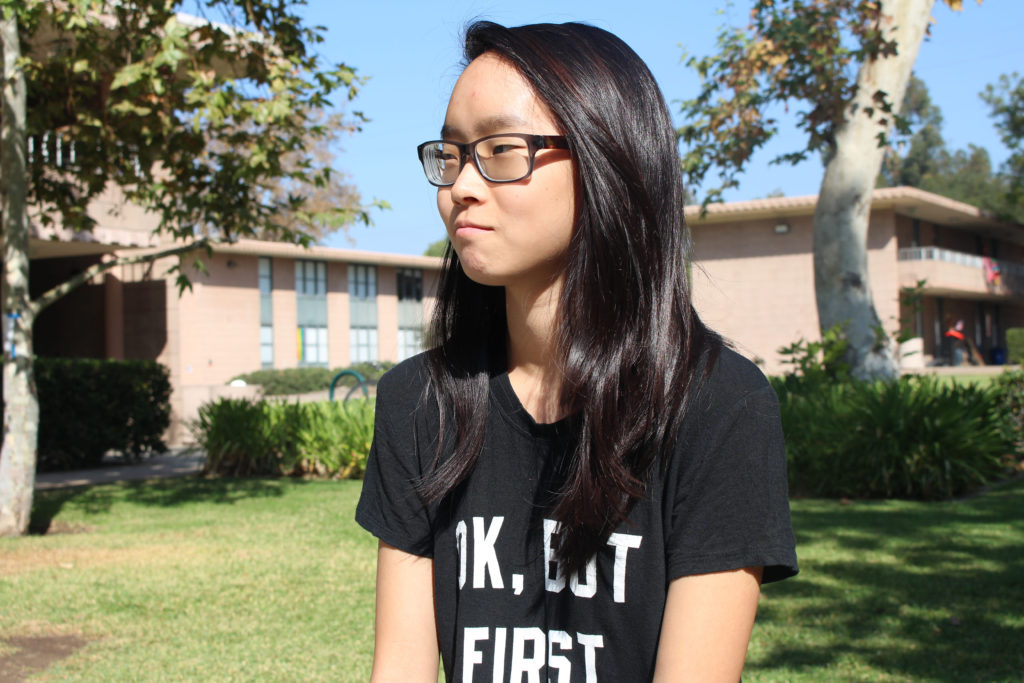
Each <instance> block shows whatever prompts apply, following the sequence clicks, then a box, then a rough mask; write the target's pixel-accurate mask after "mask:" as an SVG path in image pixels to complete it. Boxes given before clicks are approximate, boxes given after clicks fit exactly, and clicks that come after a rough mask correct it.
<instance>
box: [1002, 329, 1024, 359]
mask: <svg viewBox="0 0 1024 683" xmlns="http://www.w3.org/2000/svg"><path fill="white" fill-rule="evenodd" d="M1006 362H1007V363H1024V327H1011V328H1010V329H1008V330H1006Z"/></svg>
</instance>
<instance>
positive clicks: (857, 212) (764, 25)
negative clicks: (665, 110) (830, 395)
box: [679, 0, 961, 378]
mask: <svg viewBox="0 0 1024 683" xmlns="http://www.w3.org/2000/svg"><path fill="white" fill-rule="evenodd" d="M944 1H945V2H946V4H947V5H949V6H951V7H953V8H954V9H960V5H961V2H960V0H944ZM934 3H935V0H829V1H828V2H823V1H817V0H816V1H813V2H807V1H806V0H756V1H755V2H753V3H752V8H751V10H750V20H749V22H748V23H747V24H746V25H745V26H725V27H723V28H722V29H721V30H720V32H719V34H718V45H717V51H716V52H715V53H714V54H712V55H710V56H706V57H695V56H691V57H689V58H688V59H687V60H686V63H687V64H688V65H689V66H690V67H691V68H694V69H695V70H696V71H697V73H698V75H699V76H700V78H701V87H700V89H699V91H698V92H697V94H696V96H694V97H692V98H690V99H687V100H685V101H683V103H682V107H681V109H682V113H683V115H684V116H685V117H686V119H687V123H685V124H684V125H683V126H682V127H681V128H680V129H679V137H680V139H681V141H682V142H683V144H684V150H683V172H684V175H685V177H686V180H687V181H688V184H690V185H691V186H694V187H701V189H702V192H703V195H704V203H705V204H707V203H708V202H710V201H716V200H720V199H721V197H722V194H723V192H724V191H725V190H726V189H729V188H734V187H737V186H738V185H739V182H740V178H741V177H742V175H743V173H744V171H745V170H746V166H747V164H748V162H749V161H750V159H751V156H752V155H753V154H754V152H755V151H757V150H758V149H760V148H761V147H763V146H764V145H765V144H766V143H767V142H768V141H769V140H770V139H771V138H773V137H774V136H775V134H776V133H777V132H778V129H779V122H778V120H777V119H776V118H775V115H776V114H775V113H776V112H778V111H779V110H780V109H785V110H789V111H793V112H794V113H795V116H796V126H797V128H798V129H799V130H800V131H802V132H803V133H804V138H803V140H804V141H803V143H802V144H801V145H798V146H797V147H796V148H795V149H791V150H790V151H788V152H784V153H782V154H780V155H778V156H777V157H776V158H775V159H774V160H773V161H774V162H775V163H786V162H788V163H798V162H800V161H803V160H805V159H807V158H808V157H810V156H811V155H818V156H820V158H821V159H822V160H823V162H824V166H825V172H824V176H823V178H822V184H821V190H820V191H819V193H818V200H817V204H816V206H815V214H814V290H815V299H816V304H817V311H818V323H819V325H820V327H821V329H822V331H825V330H829V329H831V328H833V327H835V326H839V327H841V328H842V330H843V334H844V336H845V339H846V341H847V347H846V348H847V351H846V360H847V362H848V363H849V365H850V367H851V370H852V374H853V375H854V376H855V377H860V378H891V377H894V376H895V375H896V374H897V363H896V358H895V354H894V352H893V348H892V345H891V344H890V343H889V340H888V339H887V337H886V335H885V333H884V331H882V326H881V323H880V321H879V318H878V314H877V312H876V311H875V307H874V302H873V301H872V293H871V288H870V278H869V273H868V268H867V247H866V241H867V228H868V215H869V212H870V208H871V206H870V205H871V202H870V201H869V200H868V201H865V200H866V199H867V198H869V197H870V193H871V189H872V187H873V186H874V184H875V180H876V178H877V176H878V174H879V172H880V171H881V166H882V158H883V150H884V148H885V147H886V145H887V144H888V142H889V137H890V134H891V132H892V131H893V129H894V128H895V129H896V130H897V131H900V132H906V131H907V130H908V129H907V123H906V120H905V118H904V117H901V116H900V115H899V114H898V111H897V108H898V106H899V103H900V102H902V101H903V97H904V93H905V92H906V90H907V84H908V82H909V79H910V74H911V71H912V69H913V64H914V60H915V59H916V58H917V52H918V49H919V47H920V44H921V40H922V39H923V37H924V35H925V34H927V32H928V27H929V23H930V21H931V11H932V7H933V5H934ZM712 174H714V176H715V177H714V179H712V178H711V176H712Z"/></svg>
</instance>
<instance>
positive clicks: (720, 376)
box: [695, 346, 775, 410]
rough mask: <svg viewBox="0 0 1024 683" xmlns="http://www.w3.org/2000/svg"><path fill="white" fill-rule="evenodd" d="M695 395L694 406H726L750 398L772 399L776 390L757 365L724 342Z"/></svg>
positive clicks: (771, 401)
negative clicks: (695, 401)
mask: <svg viewBox="0 0 1024 683" xmlns="http://www.w3.org/2000/svg"><path fill="white" fill-rule="evenodd" d="M695 398H696V399H697V403H696V405H697V406H704V407H705V409H707V408H713V409H717V410H722V409H725V410H727V409H729V408H730V407H732V406H735V405H736V404H738V403H743V402H745V401H747V400H751V399H761V400H768V401H769V402H770V403H774V402H775V391H774V390H773V389H772V386H771V384H769V383H768V378H767V377H765V376H764V373H763V372H761V369H760V368H759V367H757V366H756V365H754V364H753V363H752V362H751V361H749V360H747V359H746V358H744V357H743V356H741V355H740V354H739V353H737V352H736V351H734V350H733V349H731V348H729V347H727V346H723V347H722V348H721V350H720V351H719V353H718V357H717V358H716V359H715V361H714V365H712V367H711V369H710V371H709V372H708V373H707V376H706V377H705V379H704V381H703V382H702V383H701V385H700V387H699V389H698V391H697V393H696V397H695Z"/></svg>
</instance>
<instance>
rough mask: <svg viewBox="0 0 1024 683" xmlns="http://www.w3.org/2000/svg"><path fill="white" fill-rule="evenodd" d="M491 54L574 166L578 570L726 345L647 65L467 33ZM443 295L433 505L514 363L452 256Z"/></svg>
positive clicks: (434, 379) (616, 53)
mask: <svg viewBox="0 0 1024 683" xmlns="http://www.w3.org/2000/svg"><path fill="white" fill-rule="evenodd" d="M484 53H491V54H495V55H497V56H499V57H500V58H502V59H504V60H505V61H506V62H508V63H509V64H510V65H512V66H513V67H514V68H515V69H516V70H517V71H518V72H519V74H520V75H522V76H523V77H524V78H525V79H526V81H527V82H528V83H529V84H530V85H531V86H532V88H533V91H534V93H535V94H536V95H537V97H539V98H540V100H541V101H543V102H544V103H545V104H546V105H547V106H548V107H549V109H550V110H551V113H552V115H553V117H554V119H555V121H556V122H557V124H558V126H559V127H560V129H561V131H560V132H561V133H562V134H563V135H565V136H566V137H567V138H568V140H569V151H570V154H571V156H572V160H573V166H574V169H575V171H574V172H575V175H576V178H575V180H576V188H577V193H576V224H575V228H574V232H573V236H572V239H571V242H570V245H569V250H568V254H567V258H566V263H567V265H566V270H565V284H564V287H563V289H562V293H561V298H560V300H559V312H558V315H557V316H556V319H557V320H558V328H557V330H556V334H557V348H558V349H559V354H560V355H559V358H558V359H557V360H558V361H559V364H560V366H561V369H562V372H563V380H562V387H561V393H560V401H561V406H562V408H563V409H564V410H565V412H566V414H571V415H574V416H575V419H574V421H573V424H575V425H577V426H578V430H579V434H578V439H577V442H576V444H577V445H576V448H575V452H574V453H573V455H572V458H571V459H570V462H569V465H568V471H567V475H566V483H565V485H564V487H563V489H562V490H561V492H560V493H559V495H558V498H557V501H556V503H555V507H554V510H553V511H552V512H551V514H552V515H553V516H554V518H555V519H557V520H558V521H559V522H560V523H561V525H562V529H563V533H561V534H560V537H561V538H560V542H559V546H558V549H557V555H558V558H559V560H560V561H561V563H562V565H563V567H564V568H565V569H566V570H567V571H575V570H578V569H580V568H581V567H583V566H584V565H585V564H586V562H587V561H588V560H589V559H590V557H591V556H592V555H593V554H594V553H595V552H596V551H597V550H598V549H599V548H600V547H601V546H602V545H603V544H604V543H605V542H606V541H607V539H608V537H609V535H610V534H611V533H612V532H613V531H614V530H615V527H616V526H618V524H620V523H621V522H622V521H623V520H624V519H626V517H627V516H628V514H629V512H630V510H631V509H632V507H633V505H634V504H635V503H636V502H637V501H638V500H639V499H640V498H641V497H642V496H643V494H644V489H645V487H646V484H647V482H648V481H649V479H650V476H651V473H652V471H653V468H654V467H656V466H657V464H658V463H659V461H660V460H662V459H661V458H660V457H659V456H661V455H662V454H667V453H669V452H670V451H671V447H672V444H673V441H674V437H675V431H676V429H677V428H678V426H679V423H680V419H681V417H682V415H683V414H684V412H685V411H686V410H687V407H688V405H689V402H690V400H691V397H692V396H693V395H694V393H695V392H696V390H697V387H698V385H699V383H700V381H701V379H702V377H703V376H704V371H705V370H706V368H708V367H710V364H711V362H713V358H714V357H715V356H716V355H717V352H718V349H719V348H720V345H721V341H720V340H719V338H718V337H717V336H716V335H715V334H714V333H712V332H710V331H709V330H708V329H707V328H706V327H705V326H704V325H703V323H701V321H700V319H699V318H698V317H697V314H696V312H695V311H694V310H693V305H692V303H691V299H690V287H689V281H688V277H687V269H686V263H687V257H688V251H689V241H688V237H687V231H686V225H685V222H684V218H683V202H684V192H683V185H682V171H681V168H680V163H679V156H678V151H677V146H676V145H677V143H676V136H675V130H674V128H673V125H672V121H671V118H670V117H669V113H668V108H667V107H666V105H665V101H664V99H663V97H662V95H661V92H660V90H659V89H658V86H657V83H656V82H655V80H654V77H653V76H652V75H651V73H650V71H649V70H648V69H647V66H646V65H645V64H644V63H643V61H642V60H641V59H640V58H639V57H638V56H637V55H636V53H635V52H633V51H632V50H631V49H630V48H629V46H627V45H626V44H625V43H624V42H622V41H621V40H619V39H618V38H617V37H615V36H614V35H612V34H611V33H608V32H607V31H604V30H602V29H599V28H595V27H593V26H588V25H585V24H577V23H569V24H535V25H529V26H520V27H517V28H506V27H503V26H499V25H497V24H494V23H491V22H478V23H475V24H473V25H471V26H470V27H469V29H468V30H467V33H466V41H465V58H466V63H467V64H468V63H469V62H470V61H472V60H473V59H475V58H477V57H479V56H480V55H482V54H484ZM437 297H438V298H437V303H436V307H435V309H434V316H433V320H432V321H431V328H430V338H431V344H432V346H433V348H432V349H431V351H430V352H429V354H428V365H429V369H430V376H431V391H432V392H433V393H434V396H435V398H436V399H437V403H438V405H439V410H440V413H441V424H442V433H445V429H446V427H448V428H450V429H451V433H452V434H453V436H454V440H455V442H454V447H453V453H452V455H451V457H448V458H441V457H439V458H438V460H437V462H436V463H435V467H434V469H433V471H432V472H431V473H430V475H429V476H427V477H426V478H425V479H424V480H423V481H421V482H420V486H419V490H420V493H421V495H423V497H424V498H425V499H426V500H428V501H436V500H439V499H441V498H443V497H444V496H445V495H447V494H448V493H450V492H451V491H452V490H453V489H454V488H455V487H456V486H458V484H459V483H460V482H462V481H463V480H464V479H465V478H466V476H467V475H468V474H469V473H470V471H471V470H472V468H473V465H474V464H475V462H476V458H477V456H478V455H479V452H480V449H481V446H482V444H483V439H484V431H485V426H486V421H487V415H486V411H485V410H481V409H480V407H481V406H486V405H487V404H488V400H487V399H488V391H489V379H490V377H491V376H492V375H493V374H494V373H495V372H501V371H503V370H504V369H505V366H506V358H505V348H506V335H507V329H506V319H505V292H504V289H503V288H501V287H487V286H484V285H479V284H477V283H475V282H473V281H472V280H470V279H469V278H468V277H467V276H466V275H465V273H464V272H463V270H462V267H461V265H460V263H459V258H458V256H457V255H456V254H455V253H454V251H453V250H452V249H451V246H450V245H449V248H448V251H447V253H446V254H445V261H444V267H443V270H442V274H441V279H440V282H439V286H438V295H437ZM439 455H440V450H439Z"/></svg>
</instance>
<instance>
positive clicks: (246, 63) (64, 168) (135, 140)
mask: <svg viewBox="0 0 1024 683" xmlns="http://www.w3.org/2000/svg"><path fill="white" fill-rule="evenodd" d="M296 4H297V3H293V2H252V1H248V0H209V1H208V2H206V3H204V4H203V5H204V7H205V11H206V12H208V13H210V14H211V16H213V15H216V17H217V19H219V21H212V20H207V19H204V18H196V17H190V16H187V15H182V14H180V13H178V10H179V9H180V5H181V3H180V2H178V1H171V0H135V1H130V2H114V1H112V0H77V1H76V2H68V3H57V2H48V1H41V0H29V1H28V2H23V3H18V7H19V9H18V10H17V19H18V27H19V32H20V35H21V40H22V43H23V50H22V52H23V55H24V57H23V59H22V69H23V71H24V74H25V77H26V82H27V97H28V107H27V112H28V116H27V122H26V134H27V136H28V139H29V140H30V145H31V151H32V154H31V157H30V164H29V189H28V192H29V196H28V201H29V204H30V206H31V207H32V210H33V217H34V218H35V219H36V220H39V221H41V222H49V221H54V220H59V221H60V222H61V223H63V225H65V226H67V227H71V228H74V229H77V230H83V229H89V228H90V227H91V226H92V224H93V221H94V219H93V217H90V216H89V215H88V213H87V211H86V208H87V206H88V204H89V202H90V201H91V200H92V199H93V198H94V197H95V196H96V195H98V194H99V193H100V192H102V191H104V189H106V188H108V187H110V186H112V185H113V186H117V187H119V188H120V189H121V191H122V192H123V193H124V196H125V199H126V200H127V201H129V202H131V203H133V204H136V205H139V206H143V207H145V208H147V209H148V210H149V211H151V212H154V213H155V214H156V215H157V216H159V220H160V222H159V230H160V231H161V232H163V233H165V234H167V235H169V236H170V237H172V238H175V239H177V240H188V239H193V238H195V237H197V236H199V235H200V234H207V235H209V234H212V235H214V236H216V237H217V238H219V239H226V240H230V239H233V238H236V237H238V236H246V235H248V236H259V235H264V236H273V237H274V238H276V239H281V240H287V241H291V242H296V243H300V244H305V243H308V242H309V241H311V240H312V239H314V238H315V237H318V236H319V235H320V234H322V232H323V230H324V229H326V228H332V227H333V228H336V227H339V226H341V225H344V224H345V223H347V222H351V221H352V220H360V219H362V220H366V219H367V214H366V210H365V209H364V208H363V207H361V206H360V204H359V198H358V193H356V192H355V190H354V188H351V187H348V186H345V185H343V184H341V183H339V179H340V176H339V174H338V172H337V171H336V170H335V169H333V168H332V167H331V162H332V161H333V156H332V155H330V154H327V155H325V154H324V153H323V152H324V151H327V150H329V147H328V145H329V144H330V143H331V142H332V141H333V140H334V139H335V138H336V137H337V135H338V134H339V132H341V131H344V130H354V129H358V127H359V124H360V123H361V122H362V115H361V114H360V113H358V112H353V113H352V114H351V115H350V118H349V119H343V118H341V117H340V115H338V114H337V113H335V112H333V111H332V107H333V106H334V104H335V103H334V101H332V99H331V98H332V97H336V96H340V98H341V101H342V102H345V101H348V100H351V99H352V98H353V97H354V96H355V95H356V94H357V92H358V89H359V85H360V83H361V81H360V79H359V78H358V77H357V75H356V73H355V70H354V69H353V68H352V67H350V66H347V65H345V64H333V65H332V64H324V63H323V62H322V60H321V58H320V57H319V56H318V54H317V51H316V50H315V45H316V44H317V43H319V42H321V41H322V40H323V36H322V35H321V33H320V32H319V31H318V30H317V29H314V28H310V27H307V26H305V25H304V24H303V23H302V22H301V20H300V18H299V16H298V15H297V14H296V13H295V5H296ZM321 189H330V190H332V191H333V192H336V193H338V197H337V199H338V202H337V203H336V204H335V205H334V206H326V205H325V204H324V203H323V202H321V203H320V204H319V205H316V206H311V205H310V204H309V203H307V201H306V200H307V199H308V198H309V197H310V196H312V195H314V194H316V193H317V191H319V190H321ZM282 217H287V218H282Z"/></svg>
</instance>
